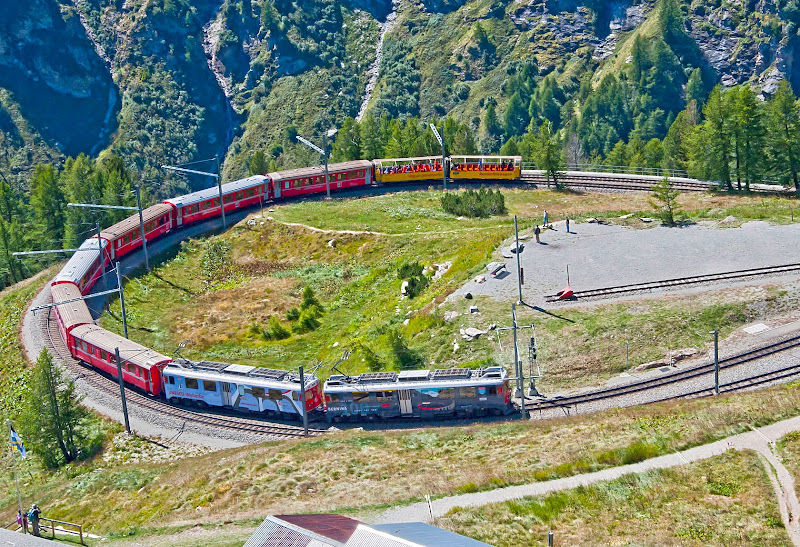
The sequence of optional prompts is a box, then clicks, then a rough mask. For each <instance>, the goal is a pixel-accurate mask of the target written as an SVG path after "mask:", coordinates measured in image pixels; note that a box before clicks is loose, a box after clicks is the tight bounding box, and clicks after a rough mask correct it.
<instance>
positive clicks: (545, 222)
mask: <svg viewBox="0 0 800 547" xmlns="http://www.w3.org/2000/svg"><path fill="white" fill-rule="evenodd" d="M548 220H549V219H548V215H547V209H545V210H544V222H542V226H544V227H545V228H547V221H548Z"/></svg>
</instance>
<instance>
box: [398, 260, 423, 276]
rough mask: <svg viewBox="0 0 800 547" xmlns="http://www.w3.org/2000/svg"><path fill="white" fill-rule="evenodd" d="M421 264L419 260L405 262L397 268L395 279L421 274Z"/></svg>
mask: <svg viewBox="0 0 800 547" xmlns="http://www.w3.org/2000/svg"><path fill="white" fill-rule="evenodd" d="M422 270H423V267H422V264H420V263H419V262H406V263H405V264H403V265H402V266H400V267H399V268H398V269H397V279H408V278H409V277H414V276H417V275H422Z"/></svg>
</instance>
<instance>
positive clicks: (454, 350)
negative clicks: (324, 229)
mask: <svg viewBox="0 0 800 547" xmlns="http://www.w3.org/2000/svg"><path fill="white" fill-rule="evenodd" d="M98 252H99V251H98ZM460 347H461V346H459V345H458V342H453V353H455V352H457V351H458V348H460Z"/></svg>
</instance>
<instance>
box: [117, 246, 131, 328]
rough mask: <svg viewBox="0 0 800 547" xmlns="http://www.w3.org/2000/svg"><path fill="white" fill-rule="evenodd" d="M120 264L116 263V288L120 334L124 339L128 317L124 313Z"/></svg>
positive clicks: (123, 292)
mask: <svg viewBox="0 0 800 547" xmlns="http://www.w3.org/2000/svg"><path fill="white" fill-rule="evenodd" d="M120 267H121V265H120V263H119V262H117V268H116V269H117V287H118V289H119V304H120V308H121V309H122V332H123V334H124V335H125V338H127V337H128V317H127V315H126V313H125V291H123V290H122V273H121V272H120Z"/></svg>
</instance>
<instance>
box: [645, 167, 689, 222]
mask: <svg viewBox="0 0 800 547" xmlns="http://www.w3.org/2000/svg"><path fill="white" fill-rule="evenodd" d="M652 190H653V193H652V194H651V197H652V198H653V200H651V201H650V205H651V206H652V207H653V208H654V209H655V210H656V211H657V213H658V216H659V218H661V222H662V223H663V224H665V225H667V226H674V225H675V217H676V216H677V215H678V214H679V213H680V208H679V206H678V196H680V194H681V193H680V192H679V191H678V190H676V189H675V186H674V185H673V184H672V182H671V181H670V180H669V177H666V176H665V177H664V178H662V179H661V180H660V181H659V182H658V183H656V184H655V185H654V186H653V187H652Z"/></svg>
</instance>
